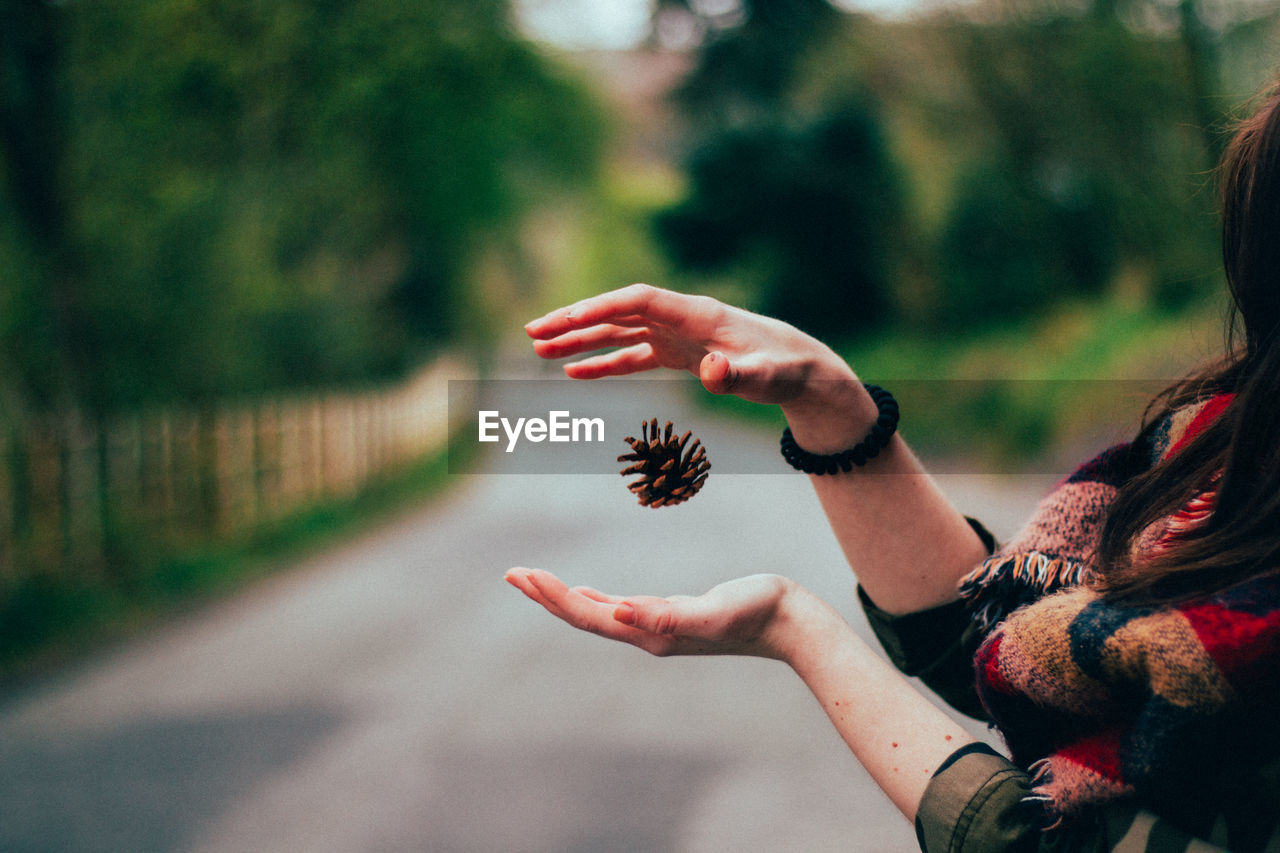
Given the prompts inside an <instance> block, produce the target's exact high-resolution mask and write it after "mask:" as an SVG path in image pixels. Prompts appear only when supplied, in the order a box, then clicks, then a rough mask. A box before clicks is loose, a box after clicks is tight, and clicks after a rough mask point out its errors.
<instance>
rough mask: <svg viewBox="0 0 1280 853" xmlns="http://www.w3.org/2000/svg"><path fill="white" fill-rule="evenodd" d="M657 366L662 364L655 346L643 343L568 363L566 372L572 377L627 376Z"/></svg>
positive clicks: (565, 368)
mask: <svg viewBox="0 0 1280 853" xmlns="http://www.w3.org/2000/svg"><path fill="white" fill-rule="evenodd" d="M656 367H661V365H660V364H659V362H658V357H657V356H656V355H655V354H654V351H653V346H652V345H650V344H648V343H643V344H636V345H634V346H630V347H627V348H625V349H620V350H614V351H613V352H608V353H604V354H603V355H597V356H592V357H591V358H585V359H583V360H582V361H575V362H573V363H572V364H566V365H565V366H564V373H565V375H566V376H568V377H569V378H570V379H600V378H603V377H605V376H626V375H628V374H631V373H640V372H641V371H645V370H653V369H654V368H656Z"/></svg>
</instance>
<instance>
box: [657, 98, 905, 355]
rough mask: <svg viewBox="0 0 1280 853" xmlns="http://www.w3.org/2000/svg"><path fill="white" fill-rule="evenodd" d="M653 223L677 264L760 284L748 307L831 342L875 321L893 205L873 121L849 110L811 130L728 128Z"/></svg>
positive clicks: (858, 109) (883, 303) (800, 125)
mask: <svg viewBox="0 0 1280 853" xmlns="http://www.w3.org/2000/svg"><path fill="white" fill-rule="evenodd" d="M690 182H691V190H690V194H689V197H688V199H687V200H686V201H684V202H683V203H682V204H680V205H678V206H677V207H675V208H672V209H671V210H669V211H666V212H664V213H662V214H661V215H660V216H659V217H658V219H657V226H658V231H659V234H660V235H661V236H662V238H663V241H664V243H665V244H666V245H667V246H668V248H669V249H670V250H671V252H672V254H673V256H674V257H675V258H676V260H677V261H679V262H680V263H682V264H684V265H686V266H688V267H690V268H693V269H702V270H718V269H724V268H728V267H731V266H735V265H736V266H737V267H738V268H739V269H740V270H741V268H742V267H743V266H744V265H745V266H746V267H747V269H746V270H743V272H744V274H745V275H749V276H757V277H759V280H760V282H761V284H762V293H761V295H760V297H759V299H758V302H757V307H758V308H759V309H760V310H763V311H765V312H766V313H769V314H771V315H773V316H777V317H780V318H782V319H785V320H787V321H788V322H791V323H794V324H796V325H797V326H799V327H801V328H803V329H806V330H807V331H810V332H812V333H814V334H817V335H820V336H823V337H826V338H828V339H839V338H841V337H843V336H845V335H848V334H850V333H851V332H853V331H856V330H858V329H863V328H866V327H867V326H868V325H872V324H874V323H877V322H882V321H883V320H884V319H885V317H886V313H887V310H888V308H889V301H888V295H887V293H886V283H887V281H888V279H889V276H890V273H891V272H892V270H891V269H890V268H889V267H890V264H891V259H892V258H893V256H894V250H893V244H894V241H895V240H896V239H897V237H898V235H899V233H900V227H901V221H902V199H901V196H900V188H899V182H898V180H897V175H896V173H895V171H894V169H893V167H892V165H891V164H890V162H889V158H888V154H887V151H886V148H885V142H884V139H883V137H882V135H881V129H880V126H879V123H878V121H877V118H876V115H875V113H874V112H873V111H872V110H870V109H869V108H867V107H866V105H865V104H863V103H861V102H857V101H852V100H851V101H848V102H847V103H845V104H843V105H841V106H840V107H838V108H832V109H831V110H830V111H829V112H827V113H826V114H824V115H821V116H819V117H817V118H814V119H811V120H808V121H803V122H800V121H793V122H787V121H786V120H785V119H782V120H777V121H775V122H758V123H755V124H752V125H751V126H749V127H744V128H734V129H728V130H725V131H723V132H721V133H719V134H717V135H716V136H714V137H713V138H712V139H711V140H710V141H709V142H708V143H707V144H706V146H705V147H704V148H703V149H702V150H700V151H699V152H698V154H697V155H696V156H695V157H694V159H693V161H692V163H691V165H690Z"/></svg>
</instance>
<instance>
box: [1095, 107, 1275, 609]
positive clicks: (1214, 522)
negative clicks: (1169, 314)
mask: <svg viewBox="0 0 1280 853" xmlns="http://www.w3.org/2000/svg"><path fill="white" fill-rule="evenodd" d="M1219 181H1220V187H1221V199H1222V258H1223V267H1224V270H1225V273H1226V280H1227V286H1228V289H1229V290H1230V292H1231V297H1232V303H1233V313H1234V317H1233V324H1232V328H1233V330H1234V334H1233V339H1235V343H1233V344H1232V345H1229V347H1228V350H1229V354H1228V355H1227V356H1226V357H1225V358H1224V359H1223V360H1222V361H1221V362H1219V363H1217V364H1214V365H1210V366H1209V367H1207V368H1205V369H1204V370H1202V371H1201V372H1200V373H1198V374H1197V375H1195V376H1193V377H1191V378H1190V379H1187V380H1185V381H1183V382H1180V383H1178V384H1177V385H1175V386H1173V387H1172V388H1170V389H1169V390H1167V391H1166V392H1165V393H1164V394H1163V395H1162V396H1161V397H1159V398H1157V400H1156V401H1155V403H1153V406H1152V408H1151V409H1150V410H1149V411H1148V423H1149V425H1150V423H1152V422H1154V421H1157V420H1158V419H1159V418H1160V417H1162V416H1163V415H1165V414H1167V413H1168V412H1169V411H1170V410H1172V409H1173V408H1176V407H1178V406H1180V405H1184V404H1186V403H1188V402H1190V401H1192V400H1196V399H1200V398H1203V397H1205V396H1208V395H1210V394H1216V393H1227V392H1231V393H1234V394H1235V399H1234V400H1233V401H1232V403H1231V405H1230V406H1229V407H1228V408H1227V409H1226V410H1225V411H1224V412H1223V414H1222V415H1221V416H1220V417H1218V418H1217V420H1215V421H1214V422H1213V423H1212V424H1211V425H1210V426H1209V427H1208V428H1207V429H1206V430H1205V431H1204V432H1202V433H1201V434H1200V435H1199V436H1197V437H1196V438H1195V439H1194V440H1193V441H1191V442H1190V443H1189V444H1188V445H1187V446H1186V447H1184V448H1182V449H1181V450H1180V451H1179V452H1178V453H1176V454H1174V455H1173V456H1171V457H1170V458H1168V459H1166V460H1165V461H1164V462H1162V463H1160V464H1158V465H1156V466H1154V467H1153V468H1151V469H1150V470H1148V471H1145V472H1144V473H1142V474H1140V475H1138V476H1136V477H1134V478H1132V479H1131V480H1130V481H1129V482H1127V483H1126V484H1125V485H1124V487H1123V488H1122V489H1121V491H1120V493H1119V494H1118V495H1117V496H1116V500H1115V502H1114V504H1113V505H1112V509H1111V512H1110V513H1109V514H1108V517H1107V520H1106V523H1105V525H1104V526H1103V530H1102V534H1101V537H1100V541H1099V543H1098V548H1097V551H1096V553H1095V559H1094V568H1095V570H1096V572H1097V576H1098V577H1099V578H1100V580H1099V584H1098V585H1099V586H1100V587H1101V588H1102V589H1103V590H1105V591H1106V592H1107V593H1108V594H1109V595H1112V596H1115V597H1117V598H1120V599H1124V600H1127V601H1134V602H1138V603H1161V602H1171V601H1177V600H1181V599H1185V598H1189V597H1192V596H1196V595H1201V594H1205V593H1209V592H1213V591H1216V590H1220V589H1224V588H1226V587H1227V586H1230V585H1232V584H1234V583H1236V582H1238V581H1241V580H1244V579H1246V578H1249V577H1253V576H1258V575H1261V574H1266V573H1271V572H1276V571H1280V341H1278V338H1280V333H1278V330H1280V84H1278V85H1277V86H1276V87H1274V88H1273V89H1272V90H1271V92H1270V93H1269V94H1268V95H1267V96H1266V97H1264V98H1263V99H1262V101H1261V104H1260V106H1259V108H1258V109H1257V110H1256V111H1255V112H1254V113H1253V114H1252V115H1251V116H1250V117H1249V118H1247V119H1245V120H1244V121H1243V122H1241V123H1240V125H1239V126H1238V128H1237V129H1236V132H1235V134H1234V136H1233V137H1232V139H1231V142H1230V143H1229V145H1228V146H1227V149H1226V152H1225V154H1224V155H1223V159H1222V164H1221V166H1220V170H1219ZM1241 337H1242V338H1243V340H1238V339H1239V338H1241ZM1219 474H1220V475H1221V479H1220V480H1219V481H1218V483H1217V500H1216V505H1215V508H1214V510H1213V514H1212V515H1211V516H1210V517H1209V519H1208V521H1207V522H1206V523H1205V524H1204V525H1203V526H1201V527H1200V528H1198V529H1197V530H1196V531H1195V532H1194V534H1192V535H1191V536H1189V537H1187V538H1186V539H1185V540H1184V541H1182V542H1180V544H1179V545H1178V547H1176V548H1172V549H1170V550H1168V551H1164V552H1162V553H1160V554H1159V555H1155V556H1141V557H1139V556H1135V554H1134V547H1133V546H1134V543H1135V542H1136V541H1137V540H1138V537H1139V536H1141V535H1142V534H1143V532H1144V531H1146V530H1147V529H1148V527H1150V526H1151V525H1152V524H1154V523H1155V522H1157V521H1159V520H1160V519H1162V518H1164V517H1165V516H1168V515H1169V514H1171V513H1174V512H1176V511H1177V510H1178V509H1179V508H1181V507H1182V506H1183V505H1185V504H1186V502H1187V501H1188V500H1190V499H1191V498H1192V497H1193V496H1194V495H1195V494H1197V493H1198V492H1200V491H1201V490H1203V489H1205V488H1206V487H1207V486H1208V485H1209V484H1210V483H1211V482H1212V480H1213V478H1214V477H1216V476H1218V475H1219Z"/></svg>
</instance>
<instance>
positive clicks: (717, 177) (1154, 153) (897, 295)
mask: <svg viewBox="0 0 1280 853" xmlns="http://www.w3.org/2000/svg"><path fill="white" fill-rule="evenodd" d="M673 5H682V4H675V3H673ZM692 5H693V6H694V7H695V8H698V7H700V6H701V4H692ZM756 5H757V4H745V3H744V4H741V6H742V8H743V9H744V10H746V14H745V17H743V18H742V19H741V20H736V21H733V22H730V23H727V24H724V25H723V26H719V28H717V26H718V25H717V24H716V22H715V20H711V21H709V22H708V32H709V36H708V39H707V41H706V43H705V44H704V46H703V48H702V49H701V51H700V54H699V60H698V64H697V66H696V67H695V70H694V72H693V73H692V74H691V75H690V77H689V79H688V81H687V83H686V85H685V86H684V88H683V89H682V90H681V99H682V101H681V102H682V103H684V104H685V105H686V106H687V107H689V110H688V112H689V114H690V115H689V117H690V125H691V127H692V128H693V134H694V137H695V144H694V145H693V149H694V151H695V152H696V154H695V155H694V157H692V158H691V160H690V162H689V165H688V173H689V179H690V194H689V197H688V199H687V200H686V201H685V202H684V203H682V204H681V205H680V206H678V207H677V208H675V209H674V210H672V211H671V212H670V213H668V214H667V215H666V216H664V217H663V218H662V219H661V220H660V224H661V230H660V233H661V234H662V236H663V237H664V242H665V244H666V245H667V247H668V248H669V249H670V250H671V253H672V257H673V258H674V259H675V261H676V262H678V263H679V264H681V265H682V266H684V267H686V268H688V269H693V270H702V271H707V270H714V271H718V272H724V271H732V272H733V273H734V274H736V275H739V276H741V277H742V278H743V279H745V280H747V281H749V282H751V283H752V284H753V286H754V288H755V290H756V293H757V296H756V299H755V300H754V302H753V304H754V306H755V307H758V308H764V309H765V310H769V311H771V312H774V313H778V314H779V315H780V316H783V317H785V318H787V319H790V320H793V321H795V322H797V323H798V324H799V325H801V326H803V327H805V328H807V329H808V330H810V331H813V332H816V333H818V334H820V335H822V336H823V337H827V338H828V339H832V340H839V339H840V338H842V337H845V336H847V335H849V334H850V333H854V332H856V333H859V334H863V333H865V332H866V330H867V328H868V327H875V326H884V325H886V324H895V323H897V324H900V325H904V326H914V327H920V328H925V329H929V330H932V331H934V332H937V331H947V332H954V331H955V330H957V329H960V328H968V327H971V326H975V325H976V326H982V325H989V324H994V323H1003V322H1009V321H1011V320H1016V319H1018V318H1024V317H1029V316H1041V315H1045V314H1048V313H1052V312H1053V311H1055V310H1057V307H1058V306H1061V305H1063V304H1066V303H1070V302H1073V301H1076V300H1079V299H1082V298H1084V299H1098V298H1102V297H1104V296H1105V295H1107V294H1109V293H1111V292H1113V291H1116V290H1117V289H1125V290H1126V298H1129V299H1131V300H1132V301H1134V302H1135V303H1136V304H1141V305H1143V306H1146V307H1148V308H1154V309H1157V310H1173V309H1179V308H1180V307H1182V306H1184V305H1186V304H1189V303H1191V302H1194V301H1195V300H1196V299H1197V298H1198V297H1199V296H1200V295H1201V294H1203V293H1204V292H1205V291H1206V290H1209V289H1213V288H1215V287H1217V286H1218V284H1219V280H1220V276H1219V272H1218V270H1219V260H1218V253H1217V233H1216V225H1215V216H1214V206H1215V199H1214V195H1213V192H1212V179H1211V175H1210V173H1211V169H1212V165H1213V159H1214V156H1215V150H1216V148H1217V145H1218V139H1219V137H1218V136H1216V130H1215V128H1216V127H1217V126H1218V125H1219V124H1220V123H1221V116H1219V115H1218V113H1217V112H1216V111H1217V110H1218V109H1221V105H1222V103H1223V99H1222V96H1221V91H1220V90H1219V89H1216V88H1214V83H1213V81H1214V80H1215V79H1218V77H1220V76H1221V74H1220V72H1219V65H1218V64H1215V63H1224V62H1225V58H1227V57H1230V55H1231V52H1230V51H1228V50H1227V49H1226V46H1227V45H1229V44H1232V43H1234V42H1233V38H1234V37H1235V35H1236V32H1237V30H1240V31H1244V30H1245V29H1256V27H1244V25H1243V24H1232V23H1231V22H1230V21H1226V22H1222V23H1219V24H1217V26H1219V27H1220V28H1221V29H1220V30H1218V31H1213V32H1210V31H1208V30H1207V29H1206V27H1205V25H1204V22H1203V20H1202V16H1201V15H1200V12H1199V7H1200V5H1201V4H1200V3H1199V2H1196V0H1188V2H1186V3H1181V4H1178V5H1177V7H1176V8H1172V7H1165V6H1159V8H1157V6H1158V4H1151V3H1148V2H1146V0H1124V2H1118V3H1110V2H1098V3H1094V4H1088V3H1086V4H1074V5H1070V6H1069V7H1068V6H1063V5H1061V4H1036V3H1020V2H1018V0H990V2H985V3H982V4H981V5H980V8H977V9H976V10H975V11H974V12H973V14H972V15H970V14H968V13H967V12H966V11H958V12H954V13H947V12H940V13H938V14H936V15H934V16H932V17H928V18H922V19H919V20H914V21H910V22H886V21H880V20H876V19H874V18H870V17H866V16H858V15H847V14H845V15H839V14H837V15H835V16H834V17H831V16H830V15H829V14H828V13H830V12H832V11H833V10H832V9H830V8H829V7H828V8H826V10H825V12H824V11H822V9H821V8H820V7H824V6H825V5H826V4H824V3H820V2H814V3H808V4H801V5H804V6H805V8H806V10H807V12H806V13H805V14H797V15H796V16H794V17H793V18H792V19H790V20H786V21H784V20H783V19H781V18H774V17H771V16H770V15H768V14H757V10H756ZM760 5H761V8H762V9H765V8H766V7H767V8H768V9H772V8H773V5H772V4H768V3H765V4H760ZM785 5H786V4H784V3H780V4H778V8H781V7H782V6H785ZM1152 21H1155V22H1156V23H1154V24H1153V23H1152ZM815 22H821V26H816V25H814V24H815ZM806 24H808V25H814V26H812V29H809V30H806V29H805V26H806ZM1157 24H1158V25H1157ZM770 28H773V32H775V34H776V36H777V38H778V39H779V41H778V44H782V43H783V42H785V43H786V45H787V49H786V51H779V53H777V54H772V53H770V52H769V50H767V49H765V48H764V47H761V43H763V42H765V41H767V37H766V35H765V34H766V33H768V32H769V31H770ZM1222 67H1224V68H1225V67H1226V66H1225V64H1224V65H1223V66H1222ZM766 78H767V80H768V81H769V85H765V84H764V83H762V82H761V81H762V80H763V79H766ZM1251 85H1256V84H1251ZM850 93H857V96H856V98H855V99H854V103H855V104H856V105H857V107H858V112H860V115H859V118H858V122H860V123H861V127H862V131H861V132H860V136H861V138H863V139H867V140H875V143H874V144H866V145H863V146H862V152H863V153H862V154H861V155H860V162H858V163H857V165H856V166H852V167H851V168H847V169H846V168H844V166H843V165H842V164H839V163H833V162H832V161H831V160H830V158H828V157H827V156H826V155H825V152H824V149H823V148H822V147H821V146H819V145H814V144H810V143H809V141H808V140H809V139H810V138H811V136H812V135H813V131H814V130H815V129H816V128H820V127H822V126H823V124H824V122H832V123H839V122H841V121H842V120H846V122H847V119H848V118H849V117H850V115H851V113H850V112H849V109H848V104H849V103H850ZM1206 93H1211V95H1210V94H1206ZM846 126H848V124H847V123H846ZM855 135H858V134H855ZM848 162H849V163H850V164H852V163H853V162H854V160H852V159H850V160H849V161H848ZM842 194H844V195H843V196H842ZM824 226H825V227H824ZM841 232H842V233H841ZM810 290H811V291H812V296H810V293H809V292H808V291H810ZM787 306H791V308H792V309H793V310H791V311H789V310H788V307H787Z"/></svg>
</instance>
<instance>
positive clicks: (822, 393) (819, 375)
mask: <svg viewBox="0 0 1280 853" xmlns="http://www.w3.org/2000/svg"><path fill="white" fill-rule="evenodd" d="M840 367H841V368H843V370H841V369H831V368H826V369H819V370H815V371H813V375H812V376H810V377H809V378H808V379H807V380H806V382H805V388H804V391H803V392H802V393H801V394H799V395H797V396H796V397H795V398H794V399H793V400H790V401H788V402H787V403H784V404H783V405H782V414H783V416H784V417H786V419H787V425H788V426H790V427H791V434H792V436H793V437H794V438H795V440H796V443H798V444H799V445H800V446H801V447H803V448H804V449H805V450H807V451H809V452H810V453H818V454H826V453H838V452H840V451H842V450H844V449H846V448H848V447H851V446H852V445H853V444H855V443H856V442H858V441H860V440H862V439H863V438H864V437H865V436H866V435H867V431H868V430H869V429H870V428H871V426H872V425H874V424H875V422H876V418H877V417H878V416H879V412H878V411H877V408H876V403H875V401H874V400H872V399H871V395H870V394H869V393H867V390H866V389H865V388H864V387H863V386H862V382H861V380H859V379H858V377H857V376H856V375H855V374H854V372H853V370H852V369H850V368H849V366H848V365H846V364H844V363H843V362H841V363H840Z"/></svg>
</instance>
